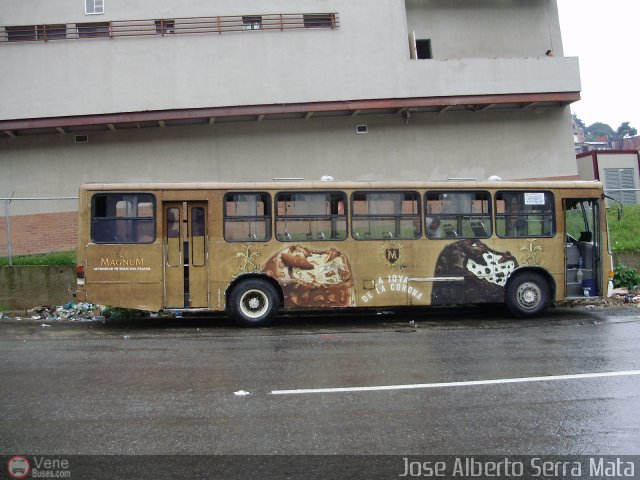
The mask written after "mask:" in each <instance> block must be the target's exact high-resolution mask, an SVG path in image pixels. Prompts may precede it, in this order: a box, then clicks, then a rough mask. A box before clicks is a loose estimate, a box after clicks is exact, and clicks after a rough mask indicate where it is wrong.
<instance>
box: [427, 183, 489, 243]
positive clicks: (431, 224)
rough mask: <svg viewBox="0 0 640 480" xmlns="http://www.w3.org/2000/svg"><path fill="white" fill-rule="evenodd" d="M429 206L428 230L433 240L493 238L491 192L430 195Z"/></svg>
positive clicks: (428, 195)
mask: <svg viewBox="0 0 640 480" xmlns="http://www.w3.org/2000/svg"><path fill="white" fill-rule="evenodd" d="M425 205H426V206H425V216H426V217H425V225H426V226H425V230H426V233H427V237H429V238H488V237H490V236H491V232H492V229H491V211H490V210H489V208H490V205H491V196H490V195H489V193H488V192H428V193H427V194H426V195H425Z"/></svg>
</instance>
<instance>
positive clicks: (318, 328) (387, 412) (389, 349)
mask: <svg viewBox="0 0 640 480" xmlns="http://www.w3.org/2000/svg"><path fill="white" fill-rule="evenodd" d="M41 323H42V322H24V321H23V322H18V321H15V320H4V321H0V382H1V383H0V385H1V387H0V411H1V412H2V415H1V418H0V453H2V454H3V455H11V454H14V453H22V454H31V455H33V454H58V455H60V454H400V455H409V454H412V455H420V454H431V455H446V454H452V455H460V454H483V453H486V454H538V455H548V454H558V453H561V454H615V455H621V454H640V415H638V410H639V407H640V375H637V373H638V372H635V373H634V372H633V371H637V370H640V309H632V308H629V309H605V310H603V309H598V308H596V309H589V310H588V309H585V308H584V307H579V308H568V307H567V308H561V309H553V310H551V311H550V312H549V313H548V314H546V315H545V316H544V317H542V318H540V319H537V320H532V321H516V320H513V319H510V318H509V317H507V316H506V315H505V314H504V313H502V312H501V311H500V310H497V311H491V310H484V311H469V310H467V311H460V310H456V311H454V312H450V311H448V310H433V311H421V312H403V313H396V314H377V313H375V312H368V313H365V314H362V315H359V316H358V317H353V316H351V315H346V316H332V317H331V318H322V317H314V316H308V317H289V318H285V319H283V320H281V321H280V322H279V323H278V324H277V325H276V326H274V327H272V328H269V329H257V330H252V329H240V328H237V327H235V326H233V324H231V323H230V322H229V321H228V320H226V319H224V318H222V319H206V320H203V319H175V320H167V319H164V320H138V321H121V322H110V323H107V324H103V323H101V322H90V323H75V324H74V323H62V322H59V323H54V324H52V326H51V327H41V326H40V324H41ZM596 372H623V373H621V374H620V375H617V376H610V377H592V376H583V377H571V378H564V379H555V380H542V381H541V380H540V379H538V380H537V381H533V380H526V381H521V382H518V383H489V384H471V385H469V384H462V385H460V384H455V382H469V381H476V380H496V379H513V378H528V377H542V376H557V375H574V374H591V373H596ZM433 383H446V385H441V386H438V387H435V388H411V389H389V390H377V389H371V390H367V391H347V392H344V391H328V392H324V393H317V392H310V393H300V392H292V393H285V394H277V393H274V391H282V390H298V389H317V388H328V389H332V388H335V387H379V386H393V385H414V386H415V385H416V384H418V385H421V386H422V387H425V385H424V384H433ZM451 383H453V384H451ZM237 392H245V393H246V392H248V394H238V393H237Z"/></svg>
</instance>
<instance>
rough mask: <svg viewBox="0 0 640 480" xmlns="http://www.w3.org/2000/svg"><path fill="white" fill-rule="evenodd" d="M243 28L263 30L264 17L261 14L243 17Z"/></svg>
mask: <svg viewBox="0 0 640 480" xmlns="http://www.w3.org/2000/svg"><path fill="white" fill-rule="evenodd" d="M242 28H243V29H244V30H262V17H261V16H259V15H253V16H247V17H242Z"/></svg>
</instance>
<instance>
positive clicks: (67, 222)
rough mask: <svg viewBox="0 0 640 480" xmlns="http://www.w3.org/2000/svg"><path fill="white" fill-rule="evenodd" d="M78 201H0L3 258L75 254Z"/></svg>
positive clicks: (61, 199) (37, 199)
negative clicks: (60, 253)
mask: <svg viewBox="0 0 640 480" xmlns="http://www.w3.org/2000/svg"><path fill="white" fill-rule="evenodd" d="M77 237H78V197H22V198H0V258H4V259H8V264H9V265H12V264H13V260H14V258H15V257H17V256H22V255H35V254H46V253H53V252H68V251H72V250H75V248H76V240H77Z"/></svg>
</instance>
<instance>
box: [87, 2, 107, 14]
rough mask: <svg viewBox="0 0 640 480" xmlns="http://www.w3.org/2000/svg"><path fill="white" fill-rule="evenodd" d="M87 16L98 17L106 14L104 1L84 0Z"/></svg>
mask: <svg viewBox="0 0 640 480" xmlns="http://www.w3.org/2000/svg"><path fill="white" fill-rule="evenodd" d="M84 13H85V15H98V14H101V13H104V0H84Z"/></svg>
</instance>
